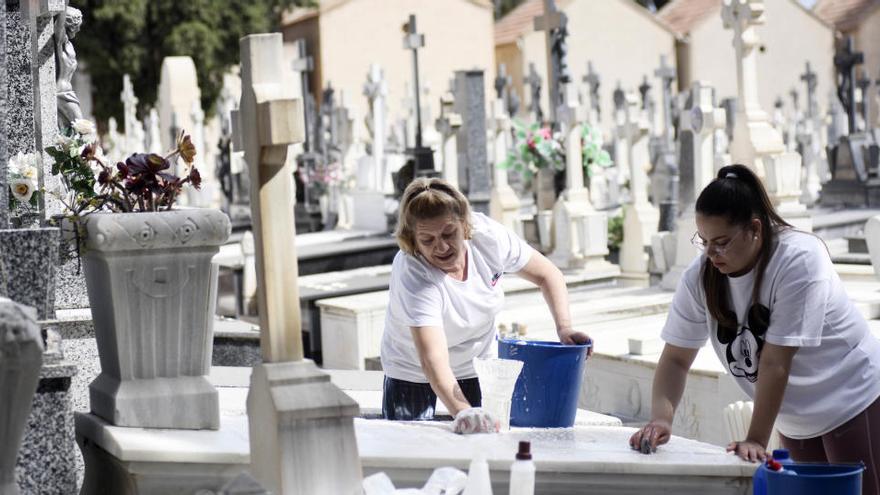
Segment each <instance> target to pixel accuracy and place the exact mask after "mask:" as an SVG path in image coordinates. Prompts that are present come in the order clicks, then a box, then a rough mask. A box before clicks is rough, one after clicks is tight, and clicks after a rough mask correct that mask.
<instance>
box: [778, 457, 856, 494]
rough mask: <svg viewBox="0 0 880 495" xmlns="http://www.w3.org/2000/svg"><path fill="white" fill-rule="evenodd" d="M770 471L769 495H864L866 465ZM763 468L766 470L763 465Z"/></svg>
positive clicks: (790, 467)
mask: <svg viewBox="0 0 880 495" xmlns="http://www.w3.org/2000/svg"><path fill="white" fill-rule="evenodd" d="M783 467H784V468H785V469H786V470H788V471H794V472H795V473H796V475H792V474H788V473H784V472H779V471H771V470H769V469H768V470H767V471H766V473H765V474H766V476H767V493H768V495H829V494H834V495H861V493H862V472H864V471H865V466H864V465H863V464H798V463H794V464H786V465H784V466H783ZM761 469H765V468H764V467H763V466H762V467H761Z"/></svg>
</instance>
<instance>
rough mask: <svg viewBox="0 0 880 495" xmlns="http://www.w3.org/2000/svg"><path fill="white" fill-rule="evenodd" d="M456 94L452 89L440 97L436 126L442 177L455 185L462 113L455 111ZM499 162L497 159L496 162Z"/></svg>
mask: <svg viewBox="0 0 880 495" xmlns="http://www.w3.org/2000/svg"><path fill="white" fill-rule="evenodd" d="M454 106H455V95H453V94H452V92H451V91H449V92H446V93H444V94H443V95H442V96H441V97H440V117H438V118H437V122H436V123H435V126H436V127H437V129H438V130H439V131H440V136H441V139H440V164H441V166H440V171H441V172H440V173H441V174H442V177H443V178H444V179H445V180H446V181H447V182H449V183H450V184H452V185H454V186H455V187H459V185H458V139H457V137H458V129H459V128H460V127H461V124H462V121H461V115H459V114H458V113H456V112H455V110H454ZM495 163H496V164H497V163H498V162H497V160H496V162H495Z"/></svg>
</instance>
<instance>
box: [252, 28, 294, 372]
mask: <svg viewBox="0 0 880 495" xmlns="http://www.w3.org/2000/svg"><path fill="white" fill-rule="evenodd" d="M276 37H277V38H280V35H252V36H246V37H244V38H242V40H241V52H242V55H241V59H242V68H241V78H242V94H241V107H240V110H239V111H240V116H239V118H240V119H241V133H242V135H241V139H240V141H241V143H242V144H243V148H244V153H245V161H246V162H247V164H248V170H249V172H250V177H251V209H252V218H253V227H254V241H255V244H256V250H257V253H258V256H257V281H258V282H257V283H258V286H259V287H260V296H259V315H260V348H261V350H262V353H263V361H264V362H270V363H274V362H284V361H300V360H302V359H303V349H302V338H301V328H300V314H299V304H297V303H295V301H298V300H299V296H298V289H297V260H296V248H295V246H294V242H293V241H294V237H295V235H296V234H295V232H294V218H293V207H292V206H293V205H292V204H291V201H292V200H293V198H294V193H293V188H292V186H293V182H292V180H291V177H292V176H293V171H292V170H289V169H288V167H287V166H286V165H285V162H286V156H287V145H289V144H294V143H297V142H301V141H302V140H303V137H304V122H303V121H302V120H300V119H301V117H302V111H303V109H302V100H301V99H299V98H294V97H293V96H292V95H287V94H285V92H284V90H283V88H282V87H281V74H280V69H279V68H278V67H272V66H271V65H270V63H269V62H270V61H272V62H274V61H275V60H277V57H276V55H278V56H279V57H280V53H276V46H275V43H274V40H275V39H276ZM280 46H281V44H280V43H278V47H277V48H278V50H280ZM291 301H293V303H291Z"/></svg>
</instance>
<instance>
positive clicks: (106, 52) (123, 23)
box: [70, 0, 315, 121]
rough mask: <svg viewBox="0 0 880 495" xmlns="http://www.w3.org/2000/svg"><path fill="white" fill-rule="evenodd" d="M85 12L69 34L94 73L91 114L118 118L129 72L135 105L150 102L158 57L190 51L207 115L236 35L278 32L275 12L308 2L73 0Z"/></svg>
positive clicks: (232, 57) (234, 59) (235, 52)
mask: <svg viewBox="0 0 880 495" xmlns="http://www.w3.org/2000/svg"><path fill="white" fill-rule="evenodd" d="M70 3H71V5H73V6H74V7H77V8H79V9H80V10H82V12H83V25H82V30H81V31H80V33H79V34H78V35H77V37H76V39H75V40H74V45H75V46H76V50H77V55H78V57H79V59H80V60H81V61H83V62H84V65H85V66H86V70H88V72H89V74H90V75H91V77H92V87H93V89H94V94H93V99H94V109H93V112H94V114H95V117H96V118H97V119H98V120H100V121H103V120H106V119H107V118H109V117H111V116H116V117H117V118H120V117H121V116H122V103H121V102H120V100H119V94H120V93H121V92H122V76H123V74H126V73H127V74H129V75H130V76H131V79H132V83H133V85H134V90H135V93H136V94H137V95H138V98H139V100H140V103H139V110H141V111H143V110H145V109H146V108H149V107H152V106H154V105H155V102H156V94H157V90H158V87H159V77H160V71H161V68H162V60H163V59H164V58H165V57H168V56H175V55H189V56H190V57H192V58H193V61H195V65H196V73H197V74H198V78H199V87H200V89H201V94H202V108H204V109H205V111H206V112H208V113H212V112H213V110H214V108H213V106H214V102H215V101H216V100H217V97H218V96H219V94H220V89H221V87H222V83H223V74H224V73H225V72H226V71H227V70H228V69H229V68H230V67H231V66H233V65H236V64H238V62H239V49H238V40H239V38H241V37H242V36H245V35H247V34H251V33H265V32H270V31H277V30H278V28H279V20H280V12H281V11H282V10H283V9H285V8H289V7H292V6H295V5H313V4H314V3H315V2H314V0H186V1H180V0H71V2H70Z"/></svg>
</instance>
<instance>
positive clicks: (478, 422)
mask: <svg viewBox="0 0 880 495" xmlns="http://www.w3.org/2000/svg"><path fill="white" fill-rule="evenodd" d="M500 427H501V422H500V421H498V419H497V418H495V416H492V414H491V413H490V412H489V411H487V410H485V409H483V408H482V407H469V408H467V409H462V410H461V411H458V414H456V415H455V421H453V422H452V431H454V432H455V433H461V434H463V435H466V434H468V433H494V432H497V431H498V430H499V429H500Z"/></svg>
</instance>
